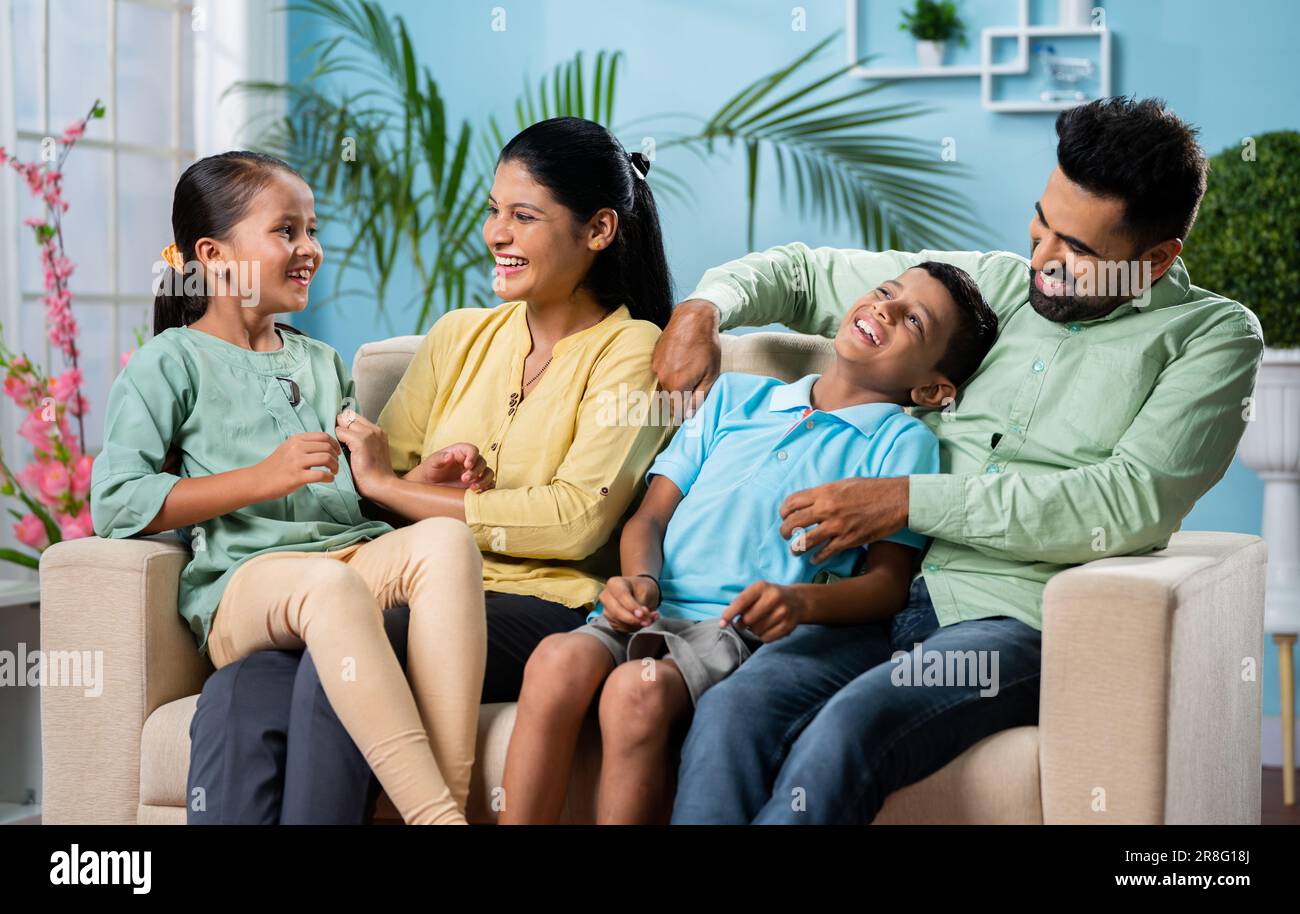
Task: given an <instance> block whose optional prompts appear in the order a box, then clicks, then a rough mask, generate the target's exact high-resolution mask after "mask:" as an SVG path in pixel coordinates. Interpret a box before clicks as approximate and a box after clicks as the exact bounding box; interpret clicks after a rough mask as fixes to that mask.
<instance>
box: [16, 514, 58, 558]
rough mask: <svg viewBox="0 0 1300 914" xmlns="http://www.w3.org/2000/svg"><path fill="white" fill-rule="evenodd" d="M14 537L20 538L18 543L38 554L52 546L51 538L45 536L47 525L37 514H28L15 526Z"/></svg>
mask: <svg viewBox="0 0 1300 914" xmlns="http://www.w3.org/2000/svg"><path fill="white" fill-rule="evenodd" d="M14 535H15V536H16V537H18V542H20V543H22V544H23V545H24V546H30V547H32V548H33V549H35V550H37V551H38V552H39V551H40V550H42V549H44V548H45V547H46V546H48V545H49V544H50V541H49V538H48V537H47V536H46V535H45V525H44V524H43V523H41V519H40V518H39V517H37V516H36V515H35V514H28V515H26V516H25V517H24V518H23V519H22V520H20V521H19V522H18V523H16V524H14Z"/></svg>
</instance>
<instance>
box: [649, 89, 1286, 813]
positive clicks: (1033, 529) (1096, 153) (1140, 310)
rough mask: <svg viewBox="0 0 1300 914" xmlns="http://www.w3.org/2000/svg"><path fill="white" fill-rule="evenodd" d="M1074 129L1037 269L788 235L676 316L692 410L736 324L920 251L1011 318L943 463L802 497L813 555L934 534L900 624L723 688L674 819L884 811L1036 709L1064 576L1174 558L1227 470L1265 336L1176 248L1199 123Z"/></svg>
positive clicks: (830, 302)
mask: <svg viewBox="0 0 1300 914" xmlns="http://www.w3.org/2000/svg"><path fill="white" fill-rule="evenodd" d="M1056 131H1057V135H1058V140H1059V142H1058V146H1057V162H1058V164H1057V167H1056V168H1055V169H1054V170H1053V171H1052V173H1051V175H1050V176H1049V177H1048V180H1047V186H1046V188H1045V189H1044V191H1043V194H1042V196H1041V197H1040V198H1039V200H1038V201H1037V202H1036V203H1035V204H1034V206H1033V209H1032V219H1031V222H1030V241H1031V247H1032V253H1031V257H1030V259H1029V260H1028V261H1025V260H1024V259H1023V258H1021V257H1018V256H1016V255H1014V254H1010V253H1006V252H994V253H988V254H978V253H965V252H954V253H946V254H945V253H935V252H922V253H920V254H905V253H899V252H894V251H890V252H885V253H873V252H867V251H851V250H834V249H829V248H821V249H817V250H811V249H809V248H807V247H806V246H804V245H801V244H790V245H786V246H783V247H778V248H773V249H771V250H769V251H765V252H763V253H760V254H750V255H748V256H746V257H744V258H741V259H740V260H738V261H734V262H732V263H729V264H725V265H723V266H721V267H718V268H715V269H713V270H709V271H708V272H706V273H705V275H704V278H703V280H702V281H701V283H700V285H699V287H698V288H697V289H696V291H695V292H694V293H693V294H692V296H691V297H690V299H689V300H687V301H685V302H683V303H681V304H680V305H678V306H677V308H676V309H675V311H674V314H673V318H672V320H671V322H670V323H669V325H668V328H667V330H666V331H665V333H664V335H663V337H662V338H661V339H660V342H659V344H658V348H657V350H656V352H655V368H656V371H657V372H658V374H659V378H660V381H661V383H662V384H663V386H664V388H665V389H669V390H673V391H679V392H682V393H683V394H686V395H688V396H689V397H690V402H692V403H694V404H696V405H698V404H699V403H701V402H702V401H703V399H704V397H705V396H706V395H707V392H708V388H709V386H710V385H711V384H712V383H713V380H714V379H715V378H716V376H717V374H718V369H719V365H720V351H719V341H718V331H719V329H725V328H730V327H735V326H742V325H762V324H767V323H772V322H779V323H783V324H785V325H787V326H789V327H790V328H792V329H794V330H798V331H802V332H811V333H822V334H827V333H831V332H833V331H834V328H835V326H836V324H837V323H838V321H839V319H840V317H841V315H842V311H843V309H844V308H845V307H846V306H847V305H848V304H849V303H851V302H853V301H855V300H857V298H858V297H859V296H860V295H861V294H862V292H863V290H864V289H869V288H872V287H874V286H877V285H879V284H880V283H881V282H882V281H883V280H884V279H886V278H888V277H890V276H893V275H895V274H897V273H898V272H900V271H901V270H902V269H904V268H906V267H907V266H911V265H913V264H915V263H917V262H919V261H922V260H945V261H948V262H950V263H953V264H955V265H957V266H960V267H962V268H964V269H965V270H967V272H969V273H970V274H971V275H972V276H974V277H975V279H976V282H977V283H978V284H979V286H980V289H981V291H982V292H983V293H984V295H985V297H986V298H987V299H988V301H989V303H990V304H991V305H992V307H993V308H994V310H995V311H996V312H997V315H998V320H999V327H1000V333H999V337H998V340H997V342H996V343H995V344H994V347H993V350H992V352H991V353H990V354H989V356H988V358H987V359H986V360H985V362H984V364H983V365H982V366H981V368H980V369H979V371H978V372H977V373H976V374H975V375H974V376H973V378H972V379H971V381H970V382H969V384H968V385H967V386H966V388H965V389H964V390H963V391H962V392H961V393H960V394H959V396H958V397H957V399H956V401H955V402H952V403H949V404H946V405H945V407H944V408H943V409H942V410H936V411H930V412H927V413H925V414H924V415H923V416H922V418H923V419H924V421H925V422H926V423H927V424H928V425H929V426H930V427H931V429H932V430H933V431H934V432H935V434H936V435H938V436H939V439H940V443H941V450H940V454H941V467H942V470H943V474H944V475H932V476H912V477H905V478H896V479H846V480H842V481H840V482H835V483H830V484H827V485H822V486H817V487H816V488H813V489H808V490H805V491H802V492H797V493H795V494H794V495H792V496H790V498H788V499H787V500H786V501H785V503H784V504H783V505H782V507H781V516H782V519H783V522H782V526H781V535H782V536H784V537H787V538H791V539H792V548H797V547H802V548H806V549H809V550H821V551H823V552H824V553H825V555H827V556H829V555H830V554H834V553H836V552H839V551H841V550H844V549H852V548H855V547H858V546H861V545H862V544H864V543H870V542H874V541H876V540H879V539H882V538H884V537H887V536H890V535H892V534H894V533H895V532H897V531H898V530H900V529H902V528H904V527H907V528H909V529H910V530H912V531H913V532H914V533H919V534H923V535H926V536H930V537H933V543H932V545H931V546H930V548H929V550H928V552H927V553H926V555H925V557H924V559H923V562H922V568H921V576H920V577H919V578H918V579H917V580H916V581H915V582H914V584H913V589H912V594H911V600H910V602H909V605H908V607H907V608H906V609H904V610H903V612H901V613H899V614H898V615H897V616H895V617H894V619H893V620H892V622H890V623H879V624H876V625H868V626H853V627H842V628H829V627H821V626H811V625H810V626H801V627H800V629H799V630H797V631H796V632H795V633H794V634H793V635H791V636H790V637H788V638H786V639H784V640H783V641H781V642H779V643H776V644H771V645H767V646H765V647H764V648H763V649H762V650H760V651H759V652H758V653H757V655H756V656H755V657H754V659H753V660H751V661H750V662H749V663H747V664H746V665H745V666H743V667H741V669H740V670H738V671H737V672H736V674H735V675H733V676H732V677H731V678H730V679H728V680H726V681H724V682H723V683H722V684H720V685H719V686H718V687H716V688H715V689H713V690H711V691H710V692H708V693H707V694H706V695H705V696H704V697H703V698H702V700H701V701H700V704H699V707H698V708H697V711H696V716H695V721H694V724H693V726H692V728H691V731H690V733H689V735H688V737H687V740H686V743H685V745H684V747H683V750H682V763H681V770H680V772H679V786H678V792H677V799H676V804H675V807H674V813H673V821H674V822H787V823H836V822H843V823H862V822H870V821H871V820H872V819H873V818H874V817H875V816H876V814H877V812H879V810H880V807H881V806H882V805H883V803H884V801H885V798H886V797H887V796H888V795H889V794H890V793H892V792H893V791H895V790H898V789H899V788H901V787H904V786H906V785H907V784H910V783H913V782H915V781H918V780H920V779H922V778H924V777H925V776H927V775H929V774H930V773H932V772H934V771H936V770H938V769H940V768H942V767H943V766H944V765H946V764H947V763H948V762H949V761H951V760H952V759H954V758H956V757H957V756H958V755H960V754H961V753H962V752H963V751H965V750H966V749H967V748H968V747H970V746H971V745H973V744H974V743H976V742H978V741H979V740H981V739H983V738H984V737H986V736H988V735H990V734H992V733H995V732H997V731H999V730H1002V729H1006V728H1009V727H1014V726H1019V725H1023V724H1033V723H1035V722H1036V721H1037V714H1038V683H1039V653H1040V632H1041V628H1042V594H1043V588H1044V586H1045V584H1046V583H1047V581H1048V580H1049V579H1050V578H1051V577H1052V576H1053V575H1055V574H1056V573H1058V572H1060V571H1061V570H1063V569H1065V568H1068V567H1070V566H1072V565H1076V564H1079V563H1082V562H1087V561H1091V560H1093V559H1097V558H1102V557H1104V556H1111V555H1125V554H1134V553H1142V552H1147V551H1150V550H1152V549H1157V548H1160V547H1161V546H1163V545H1164V544H1165V543H1166V542H1167V541H1168V539H1169V536H1170V534H1172V533H1173V532H1174V531H1176V530H1177V529H1178V527H1179V525H1180V523H1181V522H1182V519H1183V517H1185V516H1186V514H1187V513H1188V511H1190V510H1191V508H1192V506H1193V505H1194V504H1195V502H1196V500H1197V499H1198V498H1199V497H1200V496H1201V495H1202V494H1204V493H1205V492H1206V491H1207V490H1208V489H1209V488H1210V487H1211V486H1213V485H1214V483H1215V482H1217V481H1218V480H1219V478H1220V477H1221V476H1222V475H1223V473H1224V471H1225V470H1226V469H1227V467H1228V465H1229V463H1230V462H1231V460H1232V456H1233V453H1234V452H1235V450H1236V446H1237V442H1238V440H1239V439H1240V437H1241V434H1242V432H1243V430H1244V427H1245V425H1244V423H1245V415H1246V409H1247V403H1248V400H1249V398H1250V395H1251V392H1252V390H1253V387H1254V380H1255V373H1256V370H1257V367H1258V364H1259V359H1260V355H1261V352H1262V348H1263V341H1262V336H1261V332H1260V328H1259V324H1258V321H1257V320H1256V319H1255V317H1254V315H1252V314H1251V313H1250V312H1249V311H1248V310H1246V309H1245V308H1244V307H1242V306H1241V305H1239V304H1237V303H1236V302H1232V301H1229V300H1227V299H1224V298H1223V297H1221V296H1218V295H1215V294H1214V293H1212V292H1208V291H1206V290H1204V289H1199V288H1197V287H1195V286H1193V285H1191V283H1190V280H1189V277H1188V275H1187V271H1186V269H1185V268H1184V266H1183V264H1182V261H1181V260H1180V259H1179V257H1178V254H1179V253H1180V251H1181V250H1182V247H1183V240H1184V239H1185V238H1187V235H1188V232H1189V231H1190V230H1191V227H1192V223H1193V222H1194V221H1195V217H1196V210H1197V207H1198V205H1199V203H1200V199H1201V196H1202V195H1203V193H1204V190H1205V180H1206V178H1205V175H1206V164H1205V158H1204V155H1203V153H1202V151H1201V149H1200V147H1199V146H1198V144H1197V142H1196V139H1195V130H1194V129H1192V128H1191V127H1189V126H1188V125H1187V124H1185V123H1183V122H1182V121H1180V120H1179V119H1178V118H1177V117H1176V116H1174V115H1173V114H1172V113H1171V112H1169V111H1168V110H1167V109H1166V108H1165V107H1164V104H1163V103H1162V102H1161V101H1159V100H1156V99H1146V100H1142V101H1135V100H1132V99H1126V98H1111V99H1104V100H1099V101H1096V102H1093V103H1091V104H1088V105H1084V106H1081V107H1077V108H1073V109H1071V110H1069V111H1065V112H1063V113H1062V114H1061V115H1060V116H1059V117H1058V118H1057V122H1056ZM916 645H919V646H920V648H919V649H920V650H922V651H938V652H941V656H962V657H966V658H970V660H971V664H972V665H976V664H977V665H978V666H979V668H980V669H981V670H991V671H993V672H994V673H995V676H994V679H995V680H996V681H994V682H992V683H991V684H989V683H986V682H985V681H984V680H983V679H982V678H980V677H976V676H954V677H952V681H947V680H945V681H942V682H940V683H928V682H927V683H924V684H923V683H914V684H913V683H910V682H909V680H908V678H907V677H905V676H900V675H898V674H899V672H900V670H901V665H900V664H899V663H897V662H891V659H892V658H893V656H894V654H895V652H896V651H905V652H911V651H913V650H914V647H915V646H916ZM950 651H951V652H963V653H962V654H958V655H949V654H943V653H942V652H950ZM964 652H974V653H964ZM922 656H926V655H925V654H922Z"/></svg>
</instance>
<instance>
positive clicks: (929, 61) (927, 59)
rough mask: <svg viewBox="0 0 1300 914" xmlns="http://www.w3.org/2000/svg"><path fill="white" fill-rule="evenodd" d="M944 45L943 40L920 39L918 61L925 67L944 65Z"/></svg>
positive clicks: (917, 49)
mask: <svg viewBox="0 0 1300 914" xmlns="http://www.w3.org/2000/svg"><path fill="white" fill-rule="evenodd" d="M944 47H945V45H944V42H942V41H918V42H917V43H916V62H917V63H919V64H920V65H921V66H923V67H942V66H943V51H944Z"/></svg>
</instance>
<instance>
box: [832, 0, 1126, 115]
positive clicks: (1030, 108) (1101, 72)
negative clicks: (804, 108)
mask: <svg viewBox="0 0 1300 914" xmlns="http://www.w3.org/2000/svg"><path fill="white" fill-rule="evenodd" d="M860 2H862V0H846V11H847V13H846V20H847V27H848V49H849V62H850V63H853V62H855V61H857V60H858V59H859V57H860V50H859V47H858V4H859V3H860ZM1088 37H1096V38H1098V40H1099V41H1100V60H1099V61H1098V80H1097V82H1098V95H1099V96H1100V97H1103V98H1104V97H1105V96H1108V95H1110V69H1111V68H1110V30H1109V29H1108V28H1106V27H1105V26H1097V27H1093V26H1062V25H1030V24H1029V0H1017V23H1016V24H1015V25H1009V26H993V27H989V28H984V29H981V30H980V62H979V63H977V64H954V65H952V66H942V67H921V66H916V67H869V66H855V67H853V68H852V69H851V70H849V74H850V75H852V76H856V77H859V78H861V79H927V78H930V79H932V78H951V77H978V78H979V81H980V102H981V104H982V105H983V107H984V108H985V109H987V110H989V111H998V112H1003V113H1018V112H1034V111H1064V110H1065V109H1067V108H1073V107H1074V106H1076V105H1080V104H1085V103H1086V101H1087V100H1085V101H1060V102H1043V101H1036V100H1016V99H1005V100H1003V99H994V98H993V79H994V77H997V76H1023V75H1025V74H1027V73H1029V71H1030V69H1031V67H1032V65H1033V61H1031V60H1030V54H1029V41H1030V39H1031V38H1088ZM1007 38H1013V39H1015V41H1016V57H1015V59H1014V60H1011V61H1006V62H1003V63H994V62H993V51H994V47H993V45H994V41H995V40H996V39H1007Z"/></svg>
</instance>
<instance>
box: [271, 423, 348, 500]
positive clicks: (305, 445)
mask: <svg viewBox="0 0 1300 914" xmlns="http://www.w3.org/2000/svg"><path fill="white" fill-rule="evenodd" d="M341 452H342V449H341V448H340V447H339V443H338V442H337V441H335V440H334V439H333V438H331V437H330V436H329V435H327V434H325V433H324V432H299V433H298V434H296V435H290V436H289V437H288V438H286V439H284V440H283V441H281V442H280V446H279V447H277V448H276V449H275V450H274V451H272V452H271V455H270V456H269V457H267V458H266V459H265V460H263V461H262V462H261V463H259V464H257V465H256V466H255V467H254V468H253V469H254V470H256V471H257V479H258V482H259V483H260V484H261V486H262V492H261V496H262V497H261V498H260V499H258V500H259V501H270V500H271V499H273V498H284V497H285V496H286V495H289V494H290V493H292V492H295V491H297V490H298V489H300V488H302V487H303V486H305V485H308V484H310V483H313V482H333V481H334V475H335V474H336V473H338V471H339V454H340V453H341ZM315 467H325V469H323V470H320V469H314V468H315Z"/></svg>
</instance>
